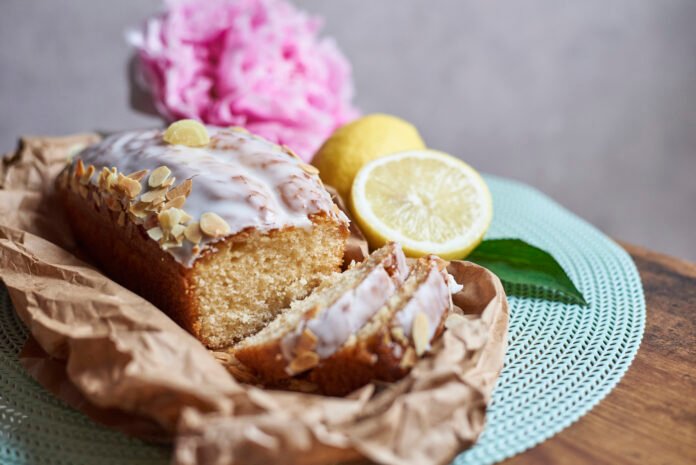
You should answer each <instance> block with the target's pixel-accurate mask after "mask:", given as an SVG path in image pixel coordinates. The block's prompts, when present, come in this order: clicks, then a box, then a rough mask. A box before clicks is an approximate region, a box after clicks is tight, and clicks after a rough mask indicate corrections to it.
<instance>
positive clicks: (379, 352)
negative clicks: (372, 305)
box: [307, 256, 452, 395]
mask: <svg viewBox="0 0 696 465" xmlns="http://www.w3.org/2000/svg"><path fill="white" fill-rule="evenodd" d="M446 267H447V262H445V261H444V260H441V259H439V258H437V257H435V256H428V257H424V258H421V259H419V260H418V261H417V262H416V264H415V265H414V267H413V269H412V270H411V273H410V275H409V277H408V279H407V280H406V281H405V282H404V284H403V285H402V286H401V288H400V289H399V290H398V291H397V292H396V293H395V294H394V295H393V296H392V297H391V298H390V299H389V300H388V301H387V303H386V304H385V305H384V306H383V307H382V308H381V309H380V310H379V311H378V312H377V313H376V314H375V315H374V316H373V317H372V318H371V319H370V320H369V321H368V322H367V323H366V324H365V325H364V326H363V327H362V328H361V329H360V330H359V331H358V332H357V333H356V334H355V336H354V337H352V338H350V339H349V340H348V341H347V342H346V343H345V344H344V345H343V346H342V347H341V348H340V349H339V350H338V351H336V353H334V354H333V355H332V356H331V357H329V358H327V359H325V360H321V361H320V362H319V363H318V364H317V366H316V367H315V368H313V369H312V370H311V371H310V372H309V374H308V376H307V380H308V381H309V382H311V383H313V384H315V385H316V386H317V387H318V390H319V391H320V392H322V393H324V394H328V395H345V394H348V393H349V392H351V391H353V390H355V389H357V388H359V387H361V386H363V385H365V384H367V383H368V382H370V381H371V380H374V379H377V380H382V381H396V380H398V379H401V378H402V377H404V376H405V375H406V374H407V373H408V372H409V370H410V369H411V367H412V366H413V365H414V364H415V362H416V361H417V359H418V357H421V356H422V355H424V354H425V353H426V352H427V351H428V350H429V349H430V343H431V342H432V341H433V340H434V339H435V338H437V337H438V336H439V335H440V333H441V332H442V329H443V325H444V321H445V319H446V318H447V314H448V313H449V311H450V309H451V308H452V296H451V289H450V277H449V274H448V273H447V269H446Z"/></svg>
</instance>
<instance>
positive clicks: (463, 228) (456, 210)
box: [351, 150, 493, 259]
mask: <svg viewBox="0 0 696 465" xmlns="http://www.w3.org/2000/svg"><path fill="white" fill-rule="evenodd" d="M351 209H352V212H353V215H354V217H355V220H356V221H357V223H358V225H360V227H361V228H362V230H363V232H364V233H365V236H366V237H367V239H368V241H369V243H370V246H371V247H380V246H382V245H383V244H385V243H386V242H388V241H396V242H399V243H401V245H402V246H403V248H404V251H405V252H406V254H407V255H409V256H411V257H420V256H423V255H427V254H435V255H439V256H440V257H442V258H445V259H456V258H463V257H465V256H466V255H467V254H468V253H469V252H471V251H472V250H473V249H474V248H475V247H476V246H477V245H478V244H479V243H480V242H481V239H483V236H484V234H485V233H486V231H487V230H488V226H489V225H490V223H491V219H492V218H493V201H492V199H491V194H490V191H489V190H488V186H487V185H486V182H485V181H484V180H483V178H482V177H481V175H480V174H479V173H478V172H477V171H476V170H475V169H473V168H472V167H471V166H469V165H467V164H466V163H464V162H463V161H461V160H459V159H457V158H455V157H453V156H451V155H448V154H446V153H443V152H438V151H436V150H413V151H406V152H399V153H395V154H392V155H387V156H385V157H382V158H378V159H376V160H374V161H371V162H370V163H368V164H366V165H365V166H364V167H363V168H362V169H361V170H360V171H359V172H358V175H357V176H356V177H355V180H354V182H353V186H352V190H351Z"/></svg>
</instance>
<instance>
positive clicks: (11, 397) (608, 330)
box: [0, 176, 645, 465]
mask: <svg viewBox="0 0 696 465" xmlns="http://www.w3.org/2000/svg"><path fill="white" fill-rule="evenodd" d="M486 180H487V182H488V183H489V186H490V188H491V191H492V193H493V199H494V203H495V217H494V219H493V225H492V227H491V230H490V232H489V234H488V237H491V238H493V237H517V238H521V239H523V240H525V241H527V242H530V243H532V244H534V245H536V246H539V247H541V248H543V249H545V250H547V251H549V252H551V254H552V255H554V256H555V257H556V259H557V260H558V261H559V262H560V263H561V265H562V266H563V268H564V269H565V270H566V271H567V272H568V274H569V275H570V277H571V278H572V280H573V282H575V284H576V285H577V287H578V288H579V289H580V291H581V292H582V293H583V294H584V295H585V298H586V299H587V301H588V302H589V306H588V307H579V306H577V305H571V304H566V303H562V302H558V301H552V300H547V299H545V298H544V297H551V296H550V295H547V294H545V292H543V291H534V290H530V289H526V288H525V287H523V286H516V287H513V288H511V290H512V291H513V292H512V294H514V295H511V296H509V300H510V347H509V349H508V352H507V355H506V360H505V368H504V369H503V372H502V374H501V376H500V379H499V381H498V385H497V386H496V389H495V391H494V394H493V400H492V402H491V406H490V408H489V411H488V424H487V427H486V429H485V430H484V432H483V434H482V436H481V438H480V439H479V441H478V443H477V444H476V445H475V446H474V447H472V448H471V449H469V450H467V451H466V452H464V453H462V454H460V455H459V456H458V457H457V458H456V459H455V460H454V464H456V465H465V464H467V465H470V464H490V463H494V462H497V461H499V460H503V459H505V458H507V457H510V456H512V455H515V454H517V453H519V452H521V451H524V450H526V449H528V448H530V447H532V446H534V445H536V444H538V443H539V442H541V441H543V440H545V439H547V438H549V437H551V436H552V435H554V434H556V433H557V432H559V431H560V430H562V429H563V428H565V427H567V426H568V425H570V424H571V423H573V422H574V421H576V420H577V419H578V418H580V417H581V416H582V415H583V414H585V413H586V412H587V411H588V410H590V409H591V408H592V407H593V406H594V405H595V404H596V403H597V402H599V401H600V400H601V399H602V398H603V397H604V396H605V395H607V393H609V391H610V390H611V389H612V388H613V387H614V386H615V385H616V383H617V382H618V381H619V379H620V378H621V376H623V374H624V373H625V371H626V370H627V369H628V366H629V365H630V363H631V361H632V360H633V357H634V356H635V353H636V351H637V350H638V346H639V344H640V340H641V337H642V334H643V327H644V323H645V302H644V299H643V291H642V287H641V283H640V278H639V276H638V272H637V271H636V268H635V266H634V264H633V262H632V261H631V258H630V257H629V256H628V254H627V253H626V252H625V251H624V250H623V249H622V248H621V247H619V246H618V245H617V244H616V243H614V242H613V241H612V240H611V239H609V238H607V237H606V236H605V235H603V234H602V233H601V232H599V231H598V230H597V229H595V228H594V227H593V226H591V225H589V224H587V223H586V222H584V221H582V220H581V219H579V218H578V217H576V216H575V215H573V214H572V213H570V212H568V211H567V210H565V209H563V208H562V207H561V206H559V205H558V204H556V203H555V202H554V201H552V200H550V199H549V198H548V197H546V196H544V195H543V194H541V193H540V192H538V191H536V190H534V189H532V188H529V187H527V186H524V185H522V184H518V183H515V182H512V181H509V180H504V179H500V178H495V177H491V176H487V177H486ZM26 336H27V331H26V329H25V328H24V327H23V325H22V323H21V322H20V321H19V319H18V318H17V317H16V315H15V313H14V311H12V306H11V304H10V301H9V298H8V295H7V292H6V291H5V290H4V289H2V290H0V463H2V464H8V465H10V464H12V465H14V464H17V465H28V464H56V465H63V464H66V465H67V464H70V465H81V464H84V465H92V464H164V463H167V462H168V460H169V451H168V450H167V449H165V448H163V447H158V446H153V445H148V444H145V443H144V442H142V441H139V440H136V439H132V438H128V437H126V436H124V435H123V434H120V433H118V432H115V431H111V430H108V429H107V428H104V427H102V426H99V425H96V424H95V423H93V422H92V421H91V420H89V419H88V418H87V417H85V416H84V415H83V414H81V413H79V412H76V411H74V410H72V409H70V408H69V407H67V406H65V405H64V404H63V403H62V402H61V401H59V400H58V399H56V398H55V397H53V396H52V395H51V394H50V393H48V392H47V391H45V390H44V389H43V388H42V387H41V386H39V385H38V384H37V383H36V382H34V381H33V380H32V379H31V378H30V377H29V376H28V375H27V374H26V373H25V371H24V369H23V368H22V367H21V365H20V364H19V362H18V359H17V354H18V353H19V350H20V349H21V347H22V345H23V344H24V341H25V339H26Z"/></svg>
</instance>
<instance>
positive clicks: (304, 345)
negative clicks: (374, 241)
mask: <svg viewBox="0 0 696 465" xmlns="http://www.w3.org/2000/svg"><path fill="white" fill-rule="evenodd" d="M407 275H408V266H407V264H406V258H405V257H404V254H403V252H402V250H401V246H399V245H398V244H394V243H389V244H387V245H385V246H384V247H382V248H381V249H379V250H377V251H375V252H374V253H373V254H372V255H370V256H369V257H368V258H367V259H366V260H365V261H364V262H362V263H360V264H357V265H355V266H354V267H352V268H350V269H349V270H347V271H345V272H344V273H341V274H338V275H336V277H335V278H334V279H333V280H329V281H327V282H326V283H324V284H323V285H322V286H321V287H319V288H317V289H316V290H315V291H314V292H313V293H312V294H311V295H310V296H309V297H307V298H306V299H304V300H301V301H298V302H294V303H293V304H291V306H290V308H289V309H288V310H287V311H284V312H282V313H281V314H280V315H279V316H278V317H277V318H276V319H275V320H274V321H272V322H271V323H270V324H269V325H268V326H267V327H266V328H264V329H263V330H261V331H260V332H259V333H257V334H255V335H253V336H250V337H248V338H246V339H244V340H243V341H241V342H240V343H239V344H238V345H237V346H235V347H234V348H233V349H232V351H233V354H234V356H235V357H236V358H237V360H239V361H240V362H241V363H242V364H244V365H245V366H246V367H248V368H249V369H250V370H252V371H254V372H255V374H256V376H257V378H258V379H259V380H260V381H261V383H263V384H266V385H274V384H278V383H279V382H280V383H281V384H282V380H286V379H288V378H290V377H292V376H295V375H298V374H301V373H303V372H305V371H307V370H309V369H311V368H313V367H315V366H317V365H318V364H319V363H321V360H322V359H326V358H329V357H331V355H333V354H334V352H336V350H338V349H339V348H340V347H341V346H342V345H343V344H344V343H345V342H346V341H347V340H348V339H350V338H351V337H354V334H355V333H356V332H357V331H358V330H359V329H360V328H361V327H362V326H363V325H364V324H365V323H366V322H367V321H369V320H370V319H371V318H372V316H373V315H374V314H375V312H377V311H378V310H379V309H380V308H381V307H382V306H383V305H384V303H385V302H386V301H387V299H388V298H389V297H390V296H391V295H392V294H393V293H394V292H395V291H396V289H398V288H399V286H400V285H401V284H402V283H403V282H404V280H405V279H406V277H407Z"/></svg>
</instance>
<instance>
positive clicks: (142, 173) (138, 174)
mask: <svg viewBox="0 0 696 465" xmlns="http://www.w3.org/2000/svg"><path fill="white" fill-rule="evenodd" d="M146 174H147V170H140V171H136V172H135V173H131V174H129V175H127V176H126V177H127V178H131V179H135V180H136V181H142V180H143V178H144V177H145V175H146Z"/></svg>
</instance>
